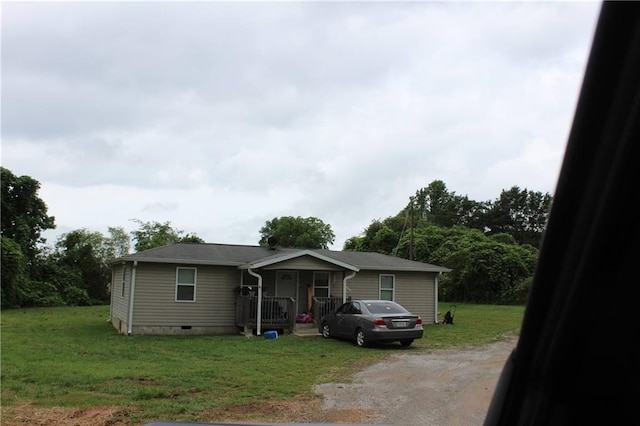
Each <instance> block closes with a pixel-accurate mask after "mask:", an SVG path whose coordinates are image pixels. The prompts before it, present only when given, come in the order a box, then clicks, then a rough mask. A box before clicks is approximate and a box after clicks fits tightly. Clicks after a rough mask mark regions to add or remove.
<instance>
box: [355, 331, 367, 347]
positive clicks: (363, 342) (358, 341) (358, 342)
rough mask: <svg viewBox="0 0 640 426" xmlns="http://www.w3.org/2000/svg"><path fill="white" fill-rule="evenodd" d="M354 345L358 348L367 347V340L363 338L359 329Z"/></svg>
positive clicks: (362, 333)
mask: <svg viewBox="0 0 640 426" xmlns="http://www.w3.org/2000/svg"><path fill="white" fill-rule="evenodd" d="M356 345H358V346H360V347H361V348H363V347H365V346H367V339H366V337H365V336H364V331H362V329H361V328H359V329H358V330H357V331H356Z"/></svg>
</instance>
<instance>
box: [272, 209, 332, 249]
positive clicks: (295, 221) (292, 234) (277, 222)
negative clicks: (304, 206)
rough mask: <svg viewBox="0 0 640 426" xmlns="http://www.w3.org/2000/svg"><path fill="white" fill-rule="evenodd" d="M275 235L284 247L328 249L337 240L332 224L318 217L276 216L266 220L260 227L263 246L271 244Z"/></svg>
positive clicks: (279, 243) (278, 242)
mask: <svg viewBox="0 0 640 426" xmlns="http://www.w3.org/2000/svg"><path fill="white" fill-rule="evenodd" d="M270 237H273V238H275V240H276V241H277V244H278V245H279V246H282V247H296V248H310V249H327V248H329V245H331V244H333V242H334V241H335V238H336V237H335V234H334V233H333V231H332V230H331V226H330V225H328V224H326V223H324V222H323V221H322V220H320V219H318V218H316V217H306V218H303V217H300V216H298V217H293V216H282V217H279V218H278V217H275V218H273V219H272V220H268V221H266V222H265V225H264V226H263V227H262V228H261V229H260V242H259V244H260V245H262V246H266V245H268V244H269V238H270Z"/></svg>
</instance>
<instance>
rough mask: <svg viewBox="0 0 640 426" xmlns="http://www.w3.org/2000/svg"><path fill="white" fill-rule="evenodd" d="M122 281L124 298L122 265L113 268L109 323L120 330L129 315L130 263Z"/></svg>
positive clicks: (125, 323)
mask: <svg viewBox="0 0 640 426" xmlns="http://www.w3.org/2000/svg"><path fill="white" fill-rule="evenodd" d="M124 276H125V281H124V290H125V292H124V296H122V265H121V264H118V265H115V266H114V267H113V274H112V277H113V281H112V282H111V323H112V324H113V326H114V327H115V328H116V329H119V330H121V329H122V327H123V326H124V327H125V328H126V325H127V316H128V314H129V297H130V291H131V263H127V265H126V271H125V275H124Z"/></svg>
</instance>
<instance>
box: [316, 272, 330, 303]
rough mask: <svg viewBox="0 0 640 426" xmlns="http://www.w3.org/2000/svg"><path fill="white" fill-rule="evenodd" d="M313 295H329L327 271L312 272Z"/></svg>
mask: <svg viewBox="0 0 640 426" xmlns="http://www.w3.org/2000/svg"><path fill="white" fill-rule="evenodd" d="M313 296H314V297H329V273H328V272H314V273H313Z"/></svg>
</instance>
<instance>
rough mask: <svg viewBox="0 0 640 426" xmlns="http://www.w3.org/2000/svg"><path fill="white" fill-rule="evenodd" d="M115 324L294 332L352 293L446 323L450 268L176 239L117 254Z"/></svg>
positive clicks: (158, 330) (138, 331)
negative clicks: (441, 303)
mask: <svg viewBox="0 0 640 426" xmlns="http://www.w3.org/2000/svg"><path fill="white" fill-rule="evenodd" d="M111 266H112V279H111V309H110V319H109V321H110V322H111V324H112V325H113V326H114V327H115V328H116V329H117V330H118V331H119V332H120V333H122V334H127V335H142V334H156V335H158V334H172V335H175V334H238V333H243V332H244V333H245V334H249V333H252V334H258V335H259V334H260V333H261V332H262V331H263V330H267V329H270V330H272V329H281V330H283V332H291V331H294V330H295V328H296V326H298V324H297V323H296V319H299V316H300V314H303V313H309V314H311V317H312V321H315V320H317V319H319V318H320V317H321V316H322V315H323V314H324V313H325V312H327V311H328V310H331V309H333V308H335V307H336V306H338V305H339V304H341V303H343V302H344V301H346V300H349V299H385V300H394V301H396V302H398V303H400V304H401V305H403V306H405V307H406V308H407V309H409V310H410V311H412V312H413V313H415V314H418V315H420V316H421V317H422V319H423V321H424V323H425V324H432V323H437V322H438V277H439V276H440V274H442V273H443V272H449V271H450V269H447V268H444V267H442V266H437V265H431V264H427V263H422V262H415V261H410V260H406V259H401V258H399V257H394V256H388V255H384V254H380V253H370V252H349V251H335V250H315V249H313V250H311V249H295V248H283V247H277V246H271V247H261V246H247V245H231V244H198V243H174V244H169V245H166V246H162V247H156V248H152V249H149V250H145V251H141V252H138V253H134V254H129V255H126V256H122V257H120V258H118V259H115V260H114V261H113V262H112V264H111Z"/></svg>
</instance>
